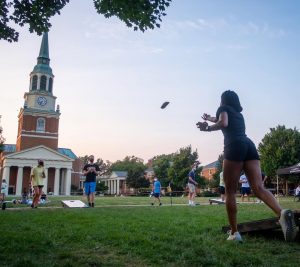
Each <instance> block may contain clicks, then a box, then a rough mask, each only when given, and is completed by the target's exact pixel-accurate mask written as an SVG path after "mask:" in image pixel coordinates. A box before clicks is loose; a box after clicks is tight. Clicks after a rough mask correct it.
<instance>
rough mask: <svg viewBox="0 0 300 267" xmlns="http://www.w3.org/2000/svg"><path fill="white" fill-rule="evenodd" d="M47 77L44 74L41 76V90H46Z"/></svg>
mask: <svg viewBox="0 0 300 267" xmlns="http://www.w3.org/2000/svg"><path fill="white" fill-rule="evenodd" d="M46 84H47V77H46V76H45V75H43V76H42V77H41V83H40V90H43V91H46Z"/></svg>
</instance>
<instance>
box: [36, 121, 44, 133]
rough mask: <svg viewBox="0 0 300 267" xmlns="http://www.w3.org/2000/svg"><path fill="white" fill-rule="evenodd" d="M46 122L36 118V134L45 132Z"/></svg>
mask: <svg viewBox="0 0 300 267" xmlns="http://www.w3.org/2000/svg"><path fill="white" fill-rule="evenodd" d="M45 126H46V120H45V119H44V118H38V119H37V123H36V131H37V132H45Z"/></svg>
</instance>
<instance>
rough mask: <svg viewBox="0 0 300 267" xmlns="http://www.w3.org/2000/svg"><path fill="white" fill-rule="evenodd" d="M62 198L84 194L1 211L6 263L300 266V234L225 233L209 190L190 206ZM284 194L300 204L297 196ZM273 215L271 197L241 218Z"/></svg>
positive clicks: (1, 252) (248, 207) (1, 257)
mask: <svg viewBox="0 0 300 267" xmlns="http://www.w3.org/2000/svg"><path fill="white" fill-rule="evenodd" d="M62 199H81V200H85V198H82V197H71V198H64V197H63V198H58V197H51V198H50V203H48V204H46V205H44V206H40V207H39V208H38V209H31V208H29V207H22V208H21V205H11V204H9V205H8V208H7V209H6V210H5V211H0V218H1V240H0V266H22V267H24V266H25V267H27V266H247V267H249V266H299V262H300V243H299V240H298V241H297V242H293V243H286V242H284V241H283V237H282V234H281V232H280V231H278V232H273V233H272V234H269V235H261V234H260V235H258V234H256V235H253V234H252V235H244V236H243V238H244V241H245V242H244V243H243V244H236V243H234V242H228V241H226V237H227V236H226V234H224V233H222V232H221V227H222V226H224V225H227V224H228V223H227V217H226V212H225V206H224V205H205V204H207V203H208V199H205V198H201V199H198V200H197V201H198V202H200V203H201V204H202V205H200V206H195V207H188V206H186V205H174V206H169V205H166V204H170V199H169V198H167V197H165V198H163V199H162V200H163V202H164V204H165V205H163V206H161V207H158V206H155V207H152V206H150V198H149V197H115V198H114V197H98V198H97V199H96V208H93V209H92V208H87V209H80V208H79V209H76V208H74V209H68V208H61V200H62ZM186 202H187V200H186V198H173V203H175V204H185V203H186ZM280 202H281V204H282V206H283V207H285V208H291V209H300V204H299V202H293V200H292V198H287V199H281V200H280ZM120 205H124V206H120ZM125 205H132V206H125ZM141 205H145V206H141ZM268 217H274V215H273V213H272V212H271V211H270V210H269V209H268V208H267V207H266V206H265V205H264V204H240V205H239V222H245V221H248V220H256V219H264V218H268Z"/></svg>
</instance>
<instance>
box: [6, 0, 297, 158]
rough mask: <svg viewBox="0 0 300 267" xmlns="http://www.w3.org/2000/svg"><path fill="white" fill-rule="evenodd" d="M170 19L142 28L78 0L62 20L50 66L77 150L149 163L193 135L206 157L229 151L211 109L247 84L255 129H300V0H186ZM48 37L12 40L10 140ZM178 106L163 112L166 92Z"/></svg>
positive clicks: (249, 122) (250, 130)
mask: <svg viewBox="0 0 300 267" xmlns="http://www.w3.org/2000/svg"><path fill="white" fill-rule="evenodd" d="M167 14H168V15H167V16H166V17H165V18H164V19H163V22H162V26H161V28H160V29H155V30H153V31H152V30H149V31H147V32H145V33H141V32H134V31H133V30H131V29H129V28H127V27H126V26H125V24H123V23H122V22H120V21H119V20H118V19H116V18H112V19H105V18H104V17H103V16H102V15H98V14H97V13H96V11H95V9H94V7H93V4H92V1H91V0H90V1H72V2H71V3H70V4H69V5H68V6H67V7H66V8H65V9H63V11H62V13H61V15H60V16H56V17H54V18H53V19H52V20H51V23H52V25H53V27H52V28H51V30H50V32H49V47H50V58H51V62H50V66H51V67H52V69H53V73H54V75H55V79H54V89H53V92H54V95H55V96H57V102H56V103H57V104H60V106H61V113H62V114H61V119H60V130H59V134H60V139H59V146H60V147H68V148H71V149H72V150H73V151H74V152H75V153H76V154H77V155H79V156H80V155H85V154H94V155H95V156H96V157H101V158H102V159H104V160H110V161H115V160H117V159H123V158H124V157H125V156H126V155H135V156H138V157H141V158H143V159H144V160H145V161H147V160H148V159H150V158H151V157H153V156H155V155H160V154H168V153H172V152H176V151H177V150H178V149H179V148H181V147H185V146H188V145H191V146H192V148H193V149H197V150H198V153H199V160H200V161H201V162H202V163H203V164H207V163H210V162H212V161H215V160H217V158H218V155H219V154H221V153H222V143H223V138H222V134H221V132H213V133H203V132H199V130H198V129H197V128H196V126H195V123H196V122H197V121H198V120H200V117H201V115H202V114H203V113H204V112H207V113H210V114H214V113H215V111H216V109H217V107H218V105H219V103H220V95H221V93H222V92H223V91H224V90H226V89H233V90H235V91H236V92H237V93H238V94H239V96H240V100H241V103H242V106H243V107H244V111H243V114H244V117H245V119H246V126H247V134H248V136H249V137H250V138H252V139H253V141H254V142H255V144H259V142H260V141H261V139H262V138H263V136H264V135H265V134H266V133H268V132H269V128H270V127H276V126H277V125H279V124H280V125H286V127H288V128H294V127H296V128H299V125H300V116H299V113H298V112H299V111H298V109H299V108H298V107H299V99H300V90H299V84H300V75H299V73H298V72H299V69H300V53H299V49H300V40H299V38H300V28H299V27H300V26H299V25H300V24H299V14H300V2H298V1H294V0H286V1H282V0H280V1H279V0H260V1H259V0H257V1H253V0H251V1H250V0H247V1H246V0H245V1H238V0H236V1H231V0H228V1H222V0H210V1H207V0H206V1H204V0H174V1H173V3H172V4H171V7H170V8H169V9H168V10H167ZM40 43H41V37H40V36H37V35H36V34H30V33H29V32H28V29H27V27H24V28H22V29H21V30H20V40H19V42H18V43H13V44H11V43H7V42H5V41H1V42H0V58H1V60H0V69H1V74H0V78H1V99H0V105H1V109H0V114H1V115H2V126H3V128H4V133H3V134H4V136H5V137H6V139H7V143H15V142H16V135H17V115H18V111H19V109H20V108H21V107H22V106H23V102H24V100H23V95H24V93H25V92H26V91H28V87H29V74H30V72H31V71H32V69H33V67H34V65H35V64H36V58H37V56H38V52H39V47H40ZM166 100H167V101H170V102H171V103H170V105H169V106H168V107H167V108H166V109H165V110H161V109H160V105H161V104H162V103H163V102H164V101H166Z"/></svg>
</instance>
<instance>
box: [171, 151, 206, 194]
mask: <svg viewBox="0 0 300 267" xmlns="http://www.w3.org/2000/svg"><path fill="white" fill-rule="evenodd" d="M197 159H198V152H197V151H192V147H191V146H187V147H184V148H180V149H179V151H178V152H177V153H174V155H173V157H172V164H171V166H170V168H169V169H168V178H169V180H170V181H172V184H173V189H175V190H183V189H184V188H185V186H186V183H187V179H188V173H189V171H190V170H191V166H192V164H193V163H194V162H195V161H196V160H197ZM200 171H201V170H200V169H198V170H197V171H196V173H197V175H196V180H197V182H199V183H201V182H200V181H199V179H200V177H199V175H198V173H199V172H200Z"/></svg>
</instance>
